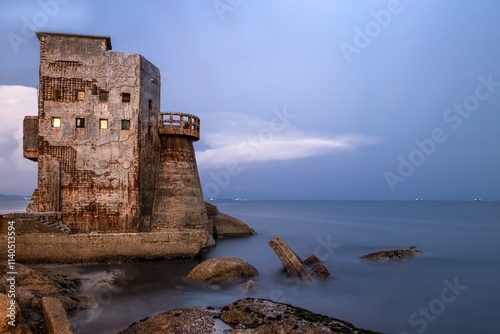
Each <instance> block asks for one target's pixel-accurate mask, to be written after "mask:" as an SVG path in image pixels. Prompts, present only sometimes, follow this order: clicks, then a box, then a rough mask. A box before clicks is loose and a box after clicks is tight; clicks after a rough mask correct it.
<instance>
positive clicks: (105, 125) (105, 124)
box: [99, 118, 108, 129]
mask: <svg viewBox="0 0 500 334" xmlns="http://www.w3.org/2000/svg"><path fill="white" fill-rule="evenodd" d="M107 128H108V120H107V119H104V118H101V119H100V120H99V129H107Z"/></svg>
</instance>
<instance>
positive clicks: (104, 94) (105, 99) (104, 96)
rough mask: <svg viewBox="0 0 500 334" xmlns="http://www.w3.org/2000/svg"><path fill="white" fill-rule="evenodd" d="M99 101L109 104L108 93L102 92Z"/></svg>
mask: <svg viewBox="0 0 500 334" xmlns="http://www.w3.org/2000/svg"><path fill="white" fill-rule="evenodd" d="M99 100H101V102H108V92H101V94H99Z"/></svg>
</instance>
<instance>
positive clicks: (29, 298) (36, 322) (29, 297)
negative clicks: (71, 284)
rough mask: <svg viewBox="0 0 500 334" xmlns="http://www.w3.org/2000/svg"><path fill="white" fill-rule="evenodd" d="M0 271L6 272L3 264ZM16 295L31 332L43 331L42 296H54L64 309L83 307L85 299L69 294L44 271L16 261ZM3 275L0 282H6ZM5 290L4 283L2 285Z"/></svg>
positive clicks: (66, 287)
mask: <svg viewBox="0 0 500 334" xmlns="http://www.w3.org/2000/svg"><path fill="white" fill-rule="evenodd" d="M0 272H6V267H5V264H2V265H0ZM16 272H17V275H16V297H17V302H18V303H19V306H20V308H21V312H22V315H23V317H24V320H25V321H26V324H27V325H28V326H29V328H30V330H31V331H32V332H33V333H44V326H43V322H44V319H43V311H42V298H43V297H47V296H48V297H54V298H57V299H59V300H60V301H61V303H62V305H63V306H64V309H66V311H72V310H76V309H81V308H84V304H85V301H86V299H85V298H82V299H80V297H76V296H69V295H68V293H69V290H68V286H67V285H65V286H61V285H60V284H59V283H58V282H57V280H56V279H55V278H54V277H53V276H51V275H49V274H47V273H44V272H41V271H38V270H34V269H31V268H28V267H26V266H23V265H21V264H19V263H16ZM6 283H7V282H6V280H5V278H4V277H2V278H1V281H0V284H6ZM3 289H4V290H5V285H4V287H3Z"/></svg>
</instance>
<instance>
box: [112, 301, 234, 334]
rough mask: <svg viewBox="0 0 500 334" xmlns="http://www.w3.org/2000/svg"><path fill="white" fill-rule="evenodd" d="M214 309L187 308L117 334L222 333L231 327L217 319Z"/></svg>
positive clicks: (216, 312) (138, 324) (218, 311)
mask: <svg viewBox="0 0 500 334" xmlns="http://www.w3.org/2000/svg"><path fill="white" fill-rule="evenodd" d="M219 314H220V309H217V308H215V307H211V306H208V307H189V308H183V309H175V310H172V311H168V312H166V313H162V314H158V315H155V316H152V317H150V318H146V319H143V320H141V321H140V322H139V323H135V324H132V325H131V326H130V327H129V328H127V329H125V330H124V331H121V332H120V333H118V334H153V333H158V334H159V333H169V334H212V333H224V331H226V330H230V329H231V327H229V326H228V325H226V324H225V323H224V322H223V321H222V320H220V319H219Z"/></svg>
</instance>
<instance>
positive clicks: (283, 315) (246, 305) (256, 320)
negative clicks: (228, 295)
mask: <svg viewBox="0 0 500 334" xmlns="http://www.w3.org/2000/svg"><path fill="white" fill-rule="evenodd" d="M220 318H221V319H222V320H223V321H224V322H225V323H227V324H228V325H230V326H232V327H233V328H234V329H233V330H232V331H231V332H230V333H231V334H234V333H252V334H269V333H284V334H285V333H286V334H289V333H308V334H316V333H318V334H320V333H375V332H371V331H366V330H363V329H359V328H356V327H354V326H353V325H352V324H351V323H349V322H346V321H342V320H338V319H335V318H331V317H328V316H324V315H320V314H316V313H313V312H310V311H308V310H305V309H303V308H299V307H294V306H291V305H288V304H282V303H277V302H274V301H272V300H266V299H253V298H245V299H240V300H238V301H236V302H234V303H231V304H229V305H227V306H225V307H224V308H223V309H222V311H221V314H220Z"/></svg>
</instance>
